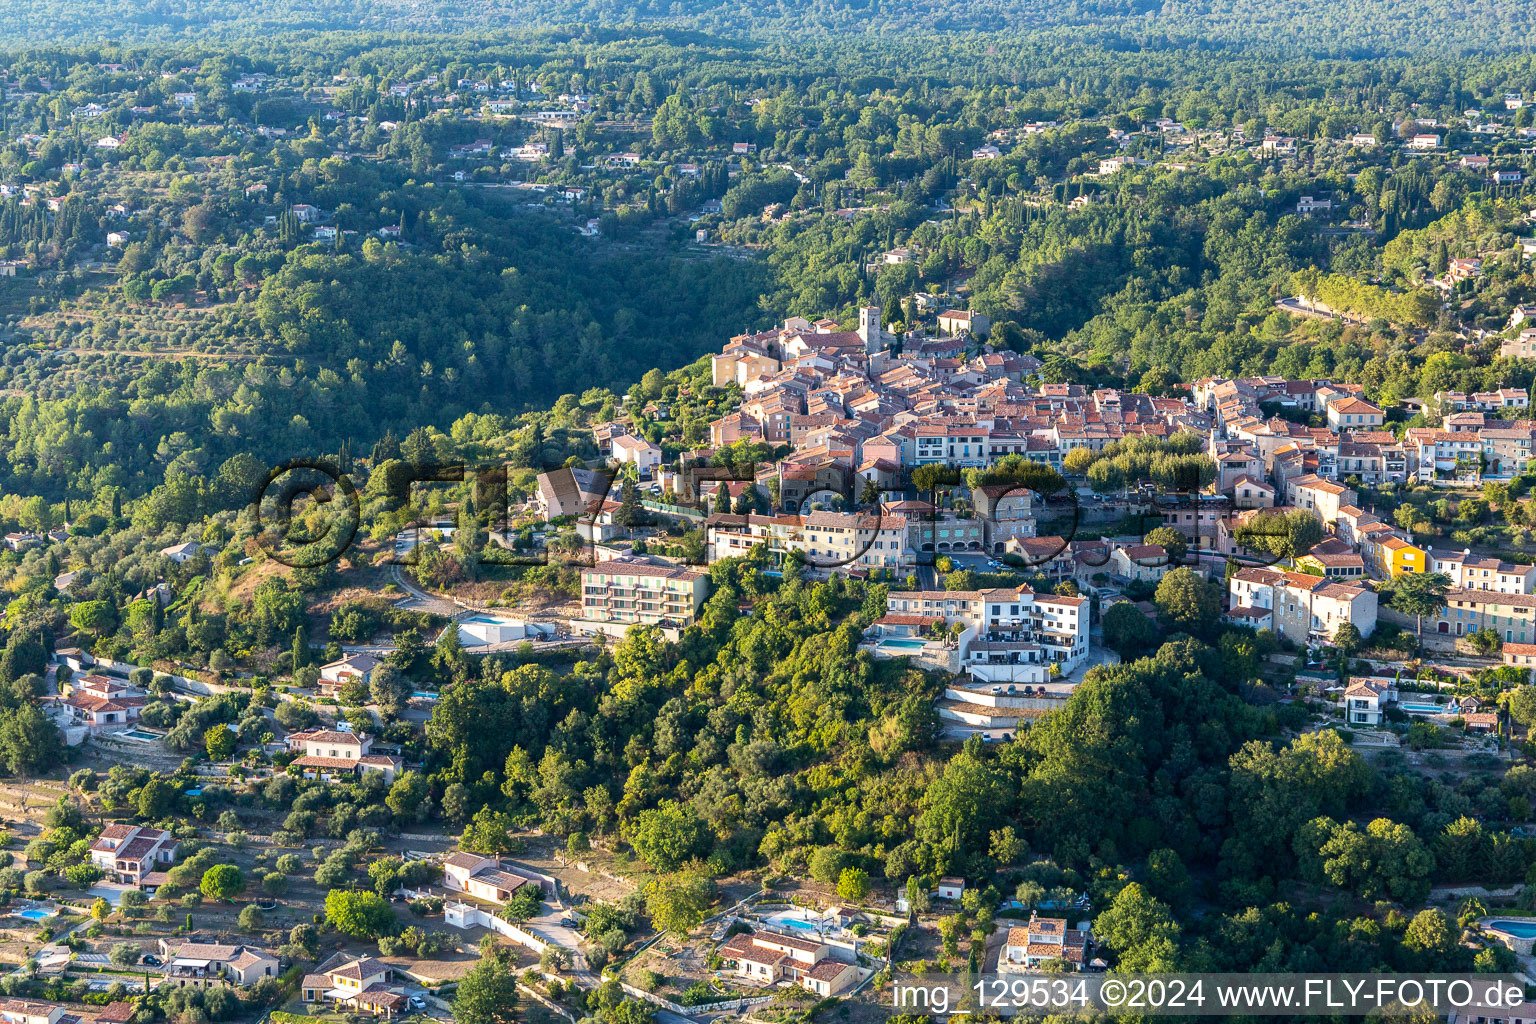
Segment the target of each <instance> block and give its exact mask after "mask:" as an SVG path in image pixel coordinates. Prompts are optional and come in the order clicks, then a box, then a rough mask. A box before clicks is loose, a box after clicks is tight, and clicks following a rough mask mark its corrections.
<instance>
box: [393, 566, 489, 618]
mask: <svg viewBox="0 0 1536 1024" xmlns="http://www.w3.org/2000/svg"><path fill="white" fill-rule="evenodd" d="M389 578H390V580H391V581H392V582H394V583H396V584H398V585H399V587H400V589H401V590H403V591H405V592H406V594H407V595H409V596H408V597H405V598H402V599H401V600H399V601H396V602H395V604H396V605H397V606H398V607H401V608H410V609H412V610H415V611H424V612H433V613H435V614H437V615H446V616H447V617H448V618H450V619H451V618H456V617H458V616H460V615H463V614H465V613H466V612H468V610H469V609H467V608H465V607H463V606H462V605H459V604H456V603H455V602H453V601H450V600H449V599H448V598H446V597H439V596H438V595H436V594H429V593H428V592H427V591H425V590H422V589H421V588H420V587H418V586H416V585H415V584H414V583H412V582H410V580H408V579H407V578H406V575H405V573H404V572H402V571H401V569H400V566H398V565H391V566H390V567H389Z"/></svg>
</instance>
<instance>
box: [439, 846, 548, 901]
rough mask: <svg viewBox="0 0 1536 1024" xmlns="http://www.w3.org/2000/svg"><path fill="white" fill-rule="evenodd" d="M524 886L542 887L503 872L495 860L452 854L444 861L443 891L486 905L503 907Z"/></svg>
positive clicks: (473, 855)
mask: <svg viewBox="0 0 1536 1024" xmlns="http://www.w3.org/2000/svg"><path fill="white" fill-rule="evenodd" d="M525 885H537V886H539V888H540V890H542V889H543V885H542V883H539V882H537V881H535V880H534V879H531V878H525V877H523V876H522V875H516V874H513V873H512V872H510V871H508V870H506V869H505V868H504V867H502V865H501V861H500V860H498V859H496V858H495V857H483V856H481V855H480V854H478V853H455V854H453V855H452V856H451V857H449V858H448V859H447V860H445V861H443V887H444V888H446V889H451V890H453V891H454V892H462V893H465V894H467V895H469V896H474V897H475V898H477V899H482V900H485V901H487V902H489V903H505V902H507V900H509V899H511V898H512V894H513V893H515V892H517V891H518V890H519V889H521V888H522V887H523V886H525Z"/></svg>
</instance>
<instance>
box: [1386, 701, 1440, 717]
mask: <svg viewBox="0 0 1536 1024" xmlns="http://www.w3.org/2000/svg"><path fill="white" fill-rule="evenodd" d="M1397 706H1398V707H1400V708H1402V709H1403V710H1404V711H1406V712H1408V713H1409V714H1410V715H1444V714H1449V713H1450V712H1451V711H1452V710H1453V709H1452V707H1451V705H1449V704H1419V703H1408V704H1404V703H1403V702H1402V701H1398V702H1397Z"/></svg>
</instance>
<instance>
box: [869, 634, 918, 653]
mask: <svg viewBox="0 0 1536 1024" xmlns="http://www.w3.org/2000/svg"><path fill="white" fill-rule="evenodd" d="M927 646H928V641H927V640H924V639H923V638H922V637H916V636H912V637H906V636H893V637H889V638H887V639H885V640H881V641H880V642H879V643H877V644H875V647H876V649H878V650H882V651H920V650H922V649H923V648H924V647H927Z"/></svg>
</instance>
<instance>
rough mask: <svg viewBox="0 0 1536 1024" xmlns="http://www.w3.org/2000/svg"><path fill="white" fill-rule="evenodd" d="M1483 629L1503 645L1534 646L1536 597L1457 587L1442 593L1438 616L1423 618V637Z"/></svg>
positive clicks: (1460, 633)
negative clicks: (1491, 632)
mask: <svg viewBox="0 0 1536 1024" xmlns="http://www.w3.org/2000/svg"><path fill="white" fill-rule="evenodd" d="M1485 629H1488V630H1492V631H1493V632H1494V633H1495V634H1497V635H1498V637H1499V639H1500V640H1502V641H1503V642H1504V643H1506V644H1527V643H1536V595H1532V594H1500V593H1498V592H1496V591H1488V590H1469V589H1465V588H1461V587H1457V588H1453V589H1451V590H1449V591H1447V592H1446V595H1445V607H1444V608H1443V609H1441V610H1440V613H1439V614H1438V615H1433V616H1425V617H1424V632H1425V633H1426V634H1428V633H1437V634H1439V635H1441V636H1446V637H1460V636H1468V635H1470V634H1472V633H1477V632H1480V631H1482V630H1485Z"/></svg>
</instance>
